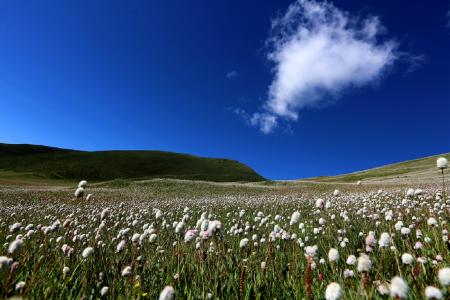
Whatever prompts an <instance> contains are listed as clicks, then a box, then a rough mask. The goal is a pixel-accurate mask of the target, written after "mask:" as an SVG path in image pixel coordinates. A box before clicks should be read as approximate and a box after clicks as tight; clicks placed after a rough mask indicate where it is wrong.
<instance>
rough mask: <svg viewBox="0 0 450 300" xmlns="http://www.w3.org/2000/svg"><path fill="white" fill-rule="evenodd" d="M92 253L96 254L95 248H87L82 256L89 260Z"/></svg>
mask: <svg viewBox="0 0 450 300" xmlns="http://www.w3.org/2000/svg"><path fill="white" fill-rule="evenodd" d="M92 253H94V248H92V247H87V248H86V249H84V250H83V253H82V254H81V256H83V258H88V257H89V256H91V254H92Z"/></svg>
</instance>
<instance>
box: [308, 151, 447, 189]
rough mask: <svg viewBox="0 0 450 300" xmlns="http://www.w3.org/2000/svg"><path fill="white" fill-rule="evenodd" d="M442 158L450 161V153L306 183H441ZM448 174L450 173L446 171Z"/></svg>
mask: <svg viewBox="0 0 450 300" xmlns="http://www.w3.org/2000/svg"><path fill="white" fill-rule="evenodd" d="M440 156H443V157H446V158H447V159H449V160H450V153H445V154H439V155H434V156H429V157H424V158H419V159H414V160H408V161H404V162H399V163H394V164H389V165H385V166H381V167H377V168H373V169H369V170H364V171H359V172H354V173H349V174H343V175H337V176H320V177H315V178H310V179H305V180H306V181H316V182H330V183H332V182H342V183H350V182H357V181H358V180H361V181H362V182H365V181H367V182H392V183H408V182H440V176H441V173H440V171H439V170H438V169H437V168H436V159H437V158H438V157H440ZM446 174H448V171H446Z"/></svg>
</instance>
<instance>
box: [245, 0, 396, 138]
mask: <svg viewBox="0 0 450 300" xmlns="http://www.w3.org/2000/svg"><path fill="white" fill-rule="evenodd" d="M383 31H384V28H383V27H382V26H381V24H380V21H379V19H378V18H377V17H367V18H361V17H359V16H351V15H350V14H348V13H347V12H344V11H341V10H339V9H338V8H336V7H335V6H333V4H331V3H328V2H319V1H312V0H298V1H296V2H294V3H293V4H291V5H290V6H289V7H288V9H287V11H286V13H285V15H283V16H281V17H279V18H276V19H275V20H273V22H272V34H271V36H270V38H269V39H268V40H267V44H268V46H269V49H270V51H269V53H268V59H269V60H270V61H272V62H273V63H274V64H275V66H274V69H273V72H274V78H273V81H272V83H271V85H270V87H269V91H268V99H267V100H266V101H265V103H264V105H263V107H262V109H261V111H260V112H256V113H254V114H253V116H252V117H251V118H250V122H251V124H252V125H254V126H258V127H259V128H260V129H261V131H262V132H263V133H270V132H271V131H272V130H273V129H274V128H276V127H277V126H278V123H279V121H280V120H286V121H291V120H294V121H295V120H297V119H298V112H299V110H301V109H302V108H305V107H310V106H316V105H318V104H322V103H324V102H326V99H329V98H330V97H331V98H336V97H337V96H339V94H340V93H342V92H343V91H345V90H346V89H348V88H352V87H360V86H364V85H367V84H369V83H370V82H373V81H376V80H377V79H379V78H380V76H381V75H382V74H383V73H384V72H385V71H386V70H387V69H388V68H389V67H390V66H391V65H392V64H393V62H394V61H395V60H396V59H397V58H398V54H397V44H396V42H395V41H393V40H385V41H380V40H379V35H380V33H382V32H383Z"/></svg>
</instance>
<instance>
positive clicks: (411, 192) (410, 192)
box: [406, 188, 414, 197]
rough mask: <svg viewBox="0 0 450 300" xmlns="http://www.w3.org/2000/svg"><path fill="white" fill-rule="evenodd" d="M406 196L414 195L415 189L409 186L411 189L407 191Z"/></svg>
mask: <svg viewBox="0 0 450 300" xmlns="http://www.w3.org/2000/svg"><path fill="white" fill-rule="evenodd" d="M406 196H408V197H412V196H414V189H412V188H409V189H408V190H407V191H406Z"/></svg>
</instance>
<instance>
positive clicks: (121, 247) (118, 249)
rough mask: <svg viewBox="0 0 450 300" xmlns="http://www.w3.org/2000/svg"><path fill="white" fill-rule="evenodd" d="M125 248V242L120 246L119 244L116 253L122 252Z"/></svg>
mask: <svg viewBox="0 0 450 300" xmlns="http://www.w3.org/2000/svg"><path fill="white" fill-rule="evenodd" d="M124 248H125V240H121V241H120V243H119V244H117V247H116V252H122V250H123V249H124Z"/></svg>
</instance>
